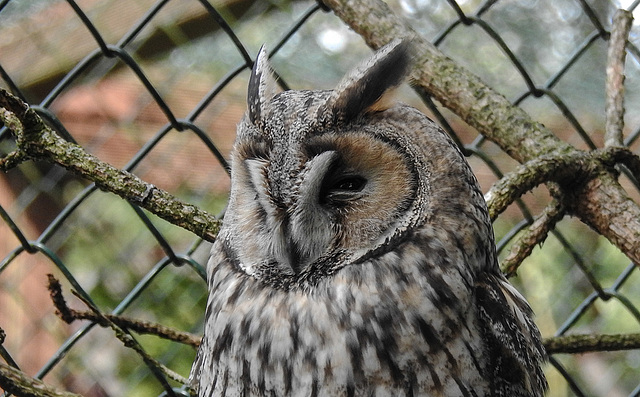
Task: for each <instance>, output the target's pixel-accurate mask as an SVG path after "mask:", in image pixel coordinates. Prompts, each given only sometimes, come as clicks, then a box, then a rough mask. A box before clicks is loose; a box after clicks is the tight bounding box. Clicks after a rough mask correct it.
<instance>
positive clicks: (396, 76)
mask: <svg viewBox="0 0 640 397" xmlns="http://www.w3.org/2000/svg"><path fill="white" fill-rule="evenodd" d="M410 61H411V57H410V47H409V41H408V40H400V39H396V40H394V41H392V42H390V43H389V44H387V45H385V46H384V47H382V48H380V49H379V50H378V51H377V52H376V53H375V54H374V55H373V56H372V57H371V58H369V59H368V60H366V61H365V62H363V63H362V64H360V65H359V66H358V67H356V68H355V69H354V70H353V71H352V72H351V73H349V74H347V75H346V76H345V77H344V78H343V79H342V81H341V82H340V83H339V84H338V86H337V87H336V89H335V90H334V91H333V93H332V95H331V96H330V97H329V99H328V100H327V102H326V104H325V105H324V106H321V107H320V109H319V111H318V121H319V122H320V123H322V124H326V123H336V122H338V121H347V122H348V121H350V120H352V119H354V118H355V117H357V116H358V115H360V114H362V113H364V112H366V111H368V110H371V109H374V110H375V109H377V108H379V107H378V106H377V105H376V104H377V102H378V101H379V100H380V98H382V96H383V94H384V93H385V92H387V91H388V90H389V89H391V88H395V87H396V86H398V85H399V84H400V83H402V81H403V80H404V77H405V75H406V74H407V72H408V71H409V66H410Z"/></svg>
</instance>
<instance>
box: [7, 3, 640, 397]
mask: <svg viewBox="0 0 640 397" xmlns="http://www.w3.org/2000/svg"><path fill="white" fill-rule="evenodd" d="M637 3H638V2H631V1H616V0H567V1H553V0H499V1H495V0H493V1H479V0H459V1H453V0H449V1H447V0H390V1H389V5H390V6H391V7H392V9H393V10H394V11H395V12H396V13H398V14H400V15H402V16H403V17H404V18H405V19H406V20H407V21H408V22H409V23H410V24H411V25H412V26H413V27H414V28H415V29H416V30H418V31H419V32H420V33H421V34H423V35H424V37H426V38H427V39H429V40H431V41H432V42H434V43H435V44H436V45H437V46H438V47H439V48H440V49H441V50H442V51H443V52H444V53H445V54H447V55H448V56H450V57H451V58H453V59H454V60H455V61H456V62H459V63H460V64H461V65H463V66H465V67H466V68H468V69H469V70H470V71H472V72H473V73H475V74H477V75H479V76H480V77H481V78H482V79H483V80H484V81H485V82H487V83H488V84H489V85H490V86H491V87H493V88H494V89H495V90H497V91H498V92H500V93H502V94H503V95H505V96H506V97H507V98H508V99H510V100H511V101H512V102H513V103H515V104H518V105H519V106H522V107H523V108H524V109H525V110H526V111H527V112H529V113H530V114H531V115H532V116H533V117H534V118H535V119H536V120H539V121H541V122H542V123H544V124H545V125H546V126H547V127H549V128H550V129H551V130H552V131H553V132H554V133H555V134H556V135H557V136H558V137H560V138H561V139H563V140H565V141H567V142H569V143H571V144H572V145H575V146H576V147H578V148H580V149H593V148H596V147H602V141H603V135H604V114H605V113H604V100H605V93H604V82H605V67H606V52H607V44H608V41H607V39H608V31H609V30H610V28H611V20H612V16H613V13H614V12H615V10H616V9H617V8H626V9H630V10H632V11H633V10H635V9H636V6H637ZM638 15H640V13H638V12H636V16H638ZM639 34H640V28H639V27H638V25H637V24H634V25H633V28H632V31H631V36H630V39H629V40H630V46H629V47H628V56H627V62H626V70H625V73H626V81H625V85H626V98H625V100H626V109H627V112H626V116H625V144H626V145H628V146H630V147H631V148H632V150H633V151H634V152H635V153H638V152H640V143H639V142H638V141H639V139H638V136H639V135H640V89H639V88H640V87H639V85H640V68H639V66H640V64H639V61H640V52H639V51H638V49H637V46H639V45H640V37H639ZM262 44H266V46H267V48H269V49H270V50H272V51H274V52H275V53H274V55H273V58H272V63H273V66H274V68H275V69H276V70H277V72H278V74H279V75H280V76H281V77H282V78H283V81H284V82H285V84H286V86H287V87H290V88H294V89H328V88H332V87H333V86H334V85H335V84H336V83H337V81H338V80H339V79H340V77H341V76H342V75H343V74H344V73H345V72H346V71H348V70H349V69H350V68H351V67H353V66H354V65H356V64H357V62H358V61H359V60H361V59H362V58H364V57H366V56H368V55H369V54H370V53H371V50H370V49H369V48H367V47H366V45H365V44H364V42H363V40H362V39H361V38H360V37H359V36H358V35H357V34H355V33H354V32H353V31H351V30H349V29H348V28H347V27H346V26H345V25H344V24H343V23H342V22H341V21H340V20H339V19H338V18H337V17H336V16H335V15H334V14H333V13H332V12H330V11H329V12H328V11H326V10H325V9H324V8H323V6H322V5H321V4H319V3H317V2H314V1H309V0H307V1H302V0H300V1H294V0H282V1H278V0H273V1H258V0H212V1H206V0H201V1H196V0H193V1H187V0H180V1H178V0H160V1H156V0H137V1H135V2H132V1H126V0H99V1H98V0H77V1H72V0H68V1H62V0H2V1H0V86H1V87H3V88H5V89H7V90H9V91H11V92H12V93H14V94H15V95H18V96H20V97H21V98H23V99H24V100H25V101H27V102H28V103H30V104H31V105H32V106H33V107H34V108H35V109H36V110H37V111H38V112H39V113H40V115H41V116H42V117H43V118H44V119H45V120H47V122H48V123H49V124H50V125H52V126H53V127H54V128H55V129H56V130H57V131H58V132H59V133H60V134H61V135H62V136H64V137H65V138H66V139H68V140H72V141H75V142H77V143H78V144H80V145H82V146H83V147H84V148H85V149H86V150H87V151H89V152H91V153H93V154H95V155H96V156H98V157H99V158H101V159H102V160H104V161H107V162H109V163H111V164H112V165H114V166H116V167H119V168H124V169H127V170H130V171H132V172H134V173H135V174H136V175H138V176H139V177H141V178H142V179H143V180H145V181H147V182H149V183H153V184H154V185H156V186H158V187H160V188H162V189H165V190H167V191H169V192H171V193H172V194H174V195H176V196H178V197H180V198H181V199H183V200H185V201H187V202H189V203H193V204H196V205H198V206H200V207H201V208H203V209H205V210H207V211H209V212H211V213H214V214H217V213H220V212H221V211H222V210H223V209H224V206H225V202H226V198H227V191H228V189H229V178H228V174H227V172H226V163H225V161H224V159H225V158H227V156H228V153H229V150H230V147H231V145H232V143H233V139H234V134H235V126H236V124H237V123H238V121H239V120H240V118H241V117H242V114H243V112H244V110H245V108H246V104H245V100H246V86H247V80H248V77H249V70H250V67H251V62H252V59H253V58H254V57H255V55H256V54H257V52H258V49H259V48H260V46H261V45H262ZM398 96H399V100H401V101H403V102H406V103H409V104H411V105H413V106H415V107H417V108H419V109H421V110H422V111H424V112H425V113H427V114H428V115H430V116H431V117H432V118H435V119H437V120H438V121H439V122H440V123H441V125H443V127H444V128H445V129H446V130H447V131H448V132H449V133H450V134H452V135H453V136H455V137H456V139H457V140H458V141H459V142H460V143H461V144H463V145H464V146H465V147H466V148H467V150H468V151H469V153H471V155H470V156H469V161H470V163H471V165H472V167H473V168H474V171H475V173H476V175H477V176H478V179H479V180H480V183H481V185H482V188H483V191H484V192H486V191H487V190H488V189H489V188H490V186H491V185H492V184H493V183H494V182H495V181H497V180H498V179H499V178H500V176H501V175H502V174H504V173H506V172H509V171H511V170H513V169H514V167H516V166H517V163H516V162H515V161H514V160H512V159H510V158H509V157H508V156H507V155H506V154H505V153H504V152H502V151H501V150H500V149H499V148H498V147H497V146H496V145H494V144H493V143H491V142H488V141H485V140H484V139H483V137H482V136H479V135H478V133H477V132H476V131H475V130H473V129H471V128H469V127H468V126H466V125H465V124H464V123H463V122H461V121H460V120H459V118H458V117H457V116H455V115H454V114H452V113H451V112H449V111H447V110H446V109H443V108H441V107H440V106H439V105H438V104H437V103H435V104H434V103H431V102H430V101H426V102H424V101H423V100H422V99H421V98H420V97H418V96H417V95H416V94H415V93H414V92H413V91H412V90H411V88H410V87H409V86H408V85H405V86H403V87H402V89H401V90H400V93H399V95H398ZM14 148H15V142H14V140H13V137H12V136H11V134H10V133H9V132H8V131H7V130H6V129H5V128H2V129H0V155H5V154H7V153H8V152H10V151H11V150H13V149H14ZM621 183H622V184H623V185H624V186H625V187H626V188H627V190H628V192H629V193H630V195H631V196H632V198H633V199H634V200H636V202H639V201H640V194H639V193H638V192H639V188H638V186H637V181H635V180H634V178H633V177H631V178H629V177H627V176H625V175H622V176H621ZM549 201H550V198H549V194H548V191H547V190H546V188H545V187H539V188H536V189H535V190H534V191H532V192H531V193H528V194H527V195H526V196H525V197H523V199H522V200H521V201H520V202H518V203H515V204H513V205H512V206H511V207H509V209H508V210H507V211H506V212H505V213H504V214H502V215H501V216H500V217H499V219H498V220H497V221H496V222H495V224H494V227H495V231H496V238H497V241H498V248H499V250H500V252H501V255H502V256H504V255H505V254H506V252H507V251H508V249H509V247H510V245H511V244H512V242H513V239H514V237H517V236H518V233H519V232H520V231H521V230H522V229H523V228H525V227H526V226H527V225H528V224H530V223H531V221H532V219H533V217H534V216H535V215H536V214H538V213H539V212H540V211H541V210H542V209H543V208H544V207H545V206H546V205H547V204H548V203H549ZM0 216H1V218H2V219H0V328H2V329H4V330H5V332H6V334H7V336H6V340H5V342H4V344H3V345H2V346H0V353H1V354H0V357H2V359H3V361H4V362H6V363H9V364H12V365H17V366H18V367H19V368H20V369H22V370H23V371H25V372H26V373H28V374H29V375H31V376H36V377H39V378H43V379H44V380H45V381H46V382H47V383H50V384H52V385H55V386H56V387H59V388H61V389H66V390H70V391H74V392H77V393H80V394H82V395H85V396H87V397H93V396H96V397H97V396H158V395H160V394H162V393H167V391H165V390H163V387H162V386H161V384H160V382H158V380H157V379H156V378H155V377H154V376H153V375H152V373H151V371H150V370H149V368H148V367H147V366H146V365H145V364H144V362H143V361H142V359H140V357H139V356H137V355H136V354H135V353H134V352H132V351H131V350H129V349H127V348H125V347H124V346H123V345H122V343H121V342H120V341H118V340H117V339H116V338H115V337H114V335H113V332H112V331H111V330H110V329H103V328H100V327H97V326H93V325H92V324H90V323H87V322H84V323H83V322H75V323H73V324H71V325H67V324H65V323H63V322H62V321H61V320H60V319H59V318H57V317H56V316H55V314H54V308H53V305H52V304H51V302H50V299H49V296H48V292H47V290H46V282H47V277H46V274H47V273H52V274H54V275H55V276H56V277H57V278H59V279H60V280H62V282H63V288H64V290H65V293H66V294H67V295H68V296H69V299H68V300H69V304H70V305H71V306H72V307H74V308H79V309H84V307H83V305H82V304H81V303H80V302H79V301H78V300H77V299H75V298H71V295H70V294H69V293H68V291H69V289H70V288H75V289H80V290H82V291H85V292H86V293H87V294H89V295H90V296H91V299H92V300H93V302H94V303H95V304H96V305H97V307H98V308H99V309H100V310H101V311H103V312H104V313H122V314H125V315H127V316H131V317H135V318H140V319H144V320H149V321H156V322H159V323H162V324H165V325H169V326H172V327H175V328H178V329H180V330H184V331H189V332H194V333H198V334H200V333H201V332H202V322H203V317H204V305H205V300H206V285H205V282H204V279H203V272H204V265H205V263H206V258H207V255H208V247H209V245H208V244H206V243H203V242H202V241H200V240H199V239H198V238H196V237H195V236H194V235H193V234H191V233H189V232H187V231H184V230H182V229H180V228H178V227H176V226H173V225H171V224H168V223H167V222H165V221H163V220H160V219H159V218H157V217H155V216H154V215H151V214H149V213H147V212H145V211H144V210H140V209H139V208H137V207H136V206H135V205H132V204H130V203H128V202H126V201H124V200H122V199H120V198H119V197H117V196H115V195H113V194H111V193H106V192H102V191H100V190H98V189H96V188H95V186H94V185H92V184H90V183H88V182H87V181H86V180H84V179H81V178H78V177H76V176H74V175H73V174H71V173H69V172H68V171H66V170H64V169H62V168H60V167H58V166H55V165H51V164H48V163H43V162H25V163H23V164H21V165H20V166H18V167H17V168H15V169H12V170H11V171H10V172H8V173H3V174H0ZM639 244H640V242H639ZM511 281H512V282H513V283H514V284H515V285H516V286H517V287H518V289H519V290H520V291H521V292H522V293H523V295H525V297H526V298H527V299H528V300H529V302H530V303H531V304H532V306H533V308H534V310H535V312H536V313H537V322H538V324H539V326H540V328H541V331H542V333H543V336H545V337H550V336H554V335H569V334H584V333H595V334H601V333H637V332H639V331H640V310H639V308H640V275H639V272H638V270H637V268H636V267H634V265H633V264H631V263H630V261H629V259H628V258H626V256H624V255H623V254H621V253H620V252H619V251H618V250H617V249H616V248H615V247H614V246H612V245H611V244H610V243H609V242H608V241H607V240H606V239H604V238H603V237H601V236H599V235H598V234H596V233H595V232H593V231H592V230H591V229H589V228H588V227H586V226H585V225H583V224H581V223H580V222H579V221H577V220H575V219H572V218H569V217H567V218H565V219H564V220H562V221H561V222H560V223H559V224H558V225H557V227H556V229H555V230H554V232H553V233H552V234H551V235H550V236H549V238H548V240H547V241H546V242H545V243H544V245H543V246H541V247H538V248H536V249H535V251H534V253H533V255H532V256H531V257H529V258H528V259H527V260H526V261H525V262H524V264H523V266H522V267H521V268H520V270H519V271H518V274H517V276H516V277H514V278H512V279H511ZM136 338H137V339H138V340H139V341H140V343H141V344H142V346H143V347H144V348H145V350H146V351H147V352H148V353H150V354H151V355H152V356H154V357H155V358H157V359H158V360H159V361H160V362H162V363H164V364H165V365H167V366H168V367H170V368H172V369H174V370H175V371H176V372H178V373H179V374H181V375H183V376H185V377H186V376H188V373H189V369H190V366H191V362H192V360H193V358H194V356H195V350H194V349H193V348H191V347H188V346H183V345H180V344H177V343H172V342H166V341H163V340H161V339H159V338H156V337H152V336H136ZM547 374H548V377H549V382H550V385H551V389H550V392H549V396H572V395H584V396H616V397H617V396H628V395H634V396H635V395H640V351H638V350H631V351H621V352H600V353H587V354H580V355H568V354H558V355H554V356H553V357H552V363H551V364H549V365H548V367H547ZM171 384H172V385H173V386H174V387H175V388H176V390H178V389H180V387H181V385H179V384H177V383H171ZM0 391H2V389H0Z"/></svg>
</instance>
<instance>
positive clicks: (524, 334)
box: [475, 273, 547, 397]
mask: <svg viewBox="0 0 640 397" xmlns="http://www.w3.org/2000/svg"><path fill="white" fill-rule="evenodd" d="M475 293H476V299H477V304H478V317H479V319H480V323H481V326H482V329H483V334H484V337H485V340H486V343H487V350H488V354H489V359H490V363H491V365H490V367H489V373H488V374H487V375H489V376H490V377H491V382H492V390H493V394H492V395H494V396H516V397H519V396H522V397H524V396H527V397H529V396H542V395H543V394H544V391H545V390H546V388H547V382H546V380H545V377H544V374H543V372H542V364H543V362H544V361H545V358H546V352H545V350H544V347H543V345H542V341H541V337H540V333H539V332H538V328H537V327H536V326H535V324H534V322H533V311H532V310H531V308H530V307H529V305H528V304H527V302H526V301H525V299H524V298H523V297H522V295H520V293H519V292H518V291H517V290H516V289H515V288H514V287H513V286H511V285H510V284H509V283H508V282H507V280H506V279H505V278H504V277H503V276H502V275H501V274H491V273H484V274H483V275H482V276H481V277H480V279H479V280H478V282H477V283H476V286H475Z"/></svg>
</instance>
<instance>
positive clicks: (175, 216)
mask: <svg viewBox="0 0 640 397" xmlns="http://www.w3.org/2000/svg"><path fill="white" fill-rule="evenodd" d="M0 120H1V121H2V122H3V123H4V124H5V126H6V127H7V128H9V130H11V132H12V133H13V134H14V135H15V137H16V142H17V146H18V148H17V149H16V150H15V151H14V152H12V153H10V154H9V155H8V156H6V157H5V158H3V159H1V160H0V167H1V168H2V170H4V171H8V170H9V169H10V168H11V167H14V166H16V165H17V164H18V163H20V162H21V161H24V160H26V159H42V160H47V161H50V162H54V163H56V164H59V165H61V166H62V167H64V168H66V169H68V170H70V171H72V172H74V173H75V174H77V175H80V176H82V177H83V178H86V179H88V180H90V181H92V182H94V183H95V184H96V186H98V187H99V188H101V189H103V190H106V191H109V192H112V193H115V194H117V195H118V196H120V197H122V198H123V199H125V200H128V201H130V202H131V203H133V204H136V205H139V206H140V207H142V208H144V209H146V210H148V211H150V212H152V213H154V214H156V215H157V216H159V217H160V218H162V219H164V220H166V221H168V222H171V223H173V224H174V225H177V226H180V227H182V228H184V229H186V230H189V231H190V232H193V233H194V234H196V235H198V236H200V237H202V238H203V239H205V240H207V241H213V240H215V237H216V235H217V233H218V230H219V229H220V225H221V222H220V221H219V220H218V219H216V218H215V217H214V216H213V215H211V214H209V213H207V212H206V211H203V210H201V209H200V208H198V207H197V206H195V205H192V204H188V203H185V202H183V201H181V200H180V199H178V198H177V197H174V196H173V195H171V194H169V193H167V192H166V191H164V190H162V189H158V188H157V187H155V186H153V185H152V184H150V183H146V182H144V181H142V180H141V179H140V178H138V177H137V176H135V175H134V174H132V173H130V172H127V171H122V170H119V169H117V168H115V167H113V166H111V165H110V164H107V163H105V162H103V161H101V160H100V159H98V158H97V157H95V156H93V155H91V154H89V153H87V152H86V151H85V150H84V149H83V148H82V147H80V146H78V145H76V144H74V143H71V142H68V141H65V140H64V139H62V138H61V137H60V136H59V135H58V134H57V133H56V132H55V131H54V130H52V129H51V128H50V127H49V126H48V125H46V124H45V123H44V121H42V119H41V118H40V116H38V114H37V113H36V112H35V111H34V110H33V109H31V108H30V107H29V106H28V105H27V104H26V103H24V102H22V100H20V99H19V98H17V97H15V96H13V95H11V94H10V93H8V92H7V91H6V90H4V89H2V88H0Z"/></svg>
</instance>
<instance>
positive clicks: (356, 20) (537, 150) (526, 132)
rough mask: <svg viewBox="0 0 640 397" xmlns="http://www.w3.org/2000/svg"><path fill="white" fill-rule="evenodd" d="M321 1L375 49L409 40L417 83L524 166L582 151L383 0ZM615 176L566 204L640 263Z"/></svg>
mask: <svg viewBox="0 0 640 397" xmlns="http://www.w3.org/2000/svg"><path fill="white" fill-rule="evenodd" d="M323 2H324V4H325V5H327V6H328V7H330V8H331V9H332V10H333V11H334V13H335V14H336V15H337V16H338V17H340V18H341V19H342V20H343V21H344V22H345V23H346V24H347V25H349V26H350V27H351V28H352V29H353V30H354V31H355V32H357V33H358V34H360V35H361V36H362V37H363V38H364V40H365V41H366V42H367V44H368V45H369V46H370V47H372V48H379V47H380V46H382V45H384V44H386V43H388V42H390V41H391V40H393V39H395V38H398V37H403V38H407V39H410V40H411V41H412V43H413V48H414V53H415V63H414V67H413V71H412V74H411V77H412V79H413V84H414V85H415V86H417V87H419V88H420V89H422V90H425V91H426V92H429V93H430V94H431V95H433V97H434V98H436V99H437V100H438V101H439V102H440V103H442V104H443V105H444V106H446V107H447V108H449V109H451V110H452V111H453V112H454V113H456V114H457V115H458V116H460V117H461V118H462V119H463V120H464V121H465V122H466V123H467V124H469V125H470V126H472V127H474V128H475V129H477V130H478V132H480V133H481V134H483V135H484V136H485V137H487V138H488V139H490V140H491V141H493V142H495V143H496V144H497V145H498V146H500V148H501V149H502V150H504V151H505V152H506V153H507V154H509V155H510V156H511V157H513V158H514V159H515V160H517V161H519V162H521V163H524V162H526V161H529V160H533V159H535V158H538V157H541V156H553V155H556V156H560V155H563V154H567V155H572V156H573V155H576V153H578V152H579V151H578V150H577V149H576V148H574V147H572V146H571V145H569V144H568V143H566V142H563V141H561V140H560V139H558V138H557V137H556V136H555V135H554V134H553V133H551V131H549V130H548V129H547V128H545V127H544V126H543V125H542V124H540V123H539V122H537V121H534V120H533V119H531V117H530V116H529V115H527V114H526V112H525V111H524V110H522V109H521V108H519V107H516V106H512V105H511V103H510V102H509V101H508V100H507V99H506V98H504V97H503V96H502V95H500V94H498V93H496V92H495V91H493V90H492V89H491V88H489V87H488V86H487V85H486V84H484V83H483V82H482V81H481V80H480V79H479V78H478V77H477V76H475V75H473V74H472V73H470V72H468V71H467V70H465V69H464V68H463V67H461V66H459V65H457V64H456V63H455V62H453V61H452V60H451V59H449V58H447V57H446V56H445V55H443V54H442V53H441V52H440V51H439V50H438V49H436V48H435V47H434V46H433V45H432V44H431V43H429V42H428V41H426V40H425V39H424V38H422V37H421V36H420V35H418V34H417V33H416V32H415V31H414V30H413V29H411V28H410V27H409V26H408V25H407V24H406V23H405V22H404V21H403V20H402V19H400V18H399V17H398V16H396V15H395V13H394V12H393V11H392V10H391V9H390V8H389V7H388V6H387V5H386V4H385V3H384V2H382V1H381V0H323ZM615 178H616V174H614V173H610V172H606V170H602V172H599V173H597V175H596V176H594V177H593V179H590V180H586V181H583V184H582V185H581V186H579V189H577V191H579V195H578V194H576V195H575V196H573V198H574V199H575V200H574V202H573V203H572V205H570V206H569V205H567V203H566V202H564V203H563V204H565V207H566V208H567V210H568V211H569V212H570V213H571V214H572V215H575V216H577V217H579V218H580V219H581V220H582V221H583V222H584V223H586V224H587V225H589V226H591V227H592V228H593V229H595V230H596V231H597V232H598V233H600V234H601V235H603V236H605V237H606V238H607V239H609V241H611V242H612V243H613V244H614V245H616V246H617V247H618V248H620V249H621V250H622V251H623V252H624V253H625V254H626V255H627V256H628V257H629V258H630V259H631V260H632V261H633V262H635V263H637V264H640V244H638V241H640V240H639V239H640V206H638V204H637V203H635V202H633V201H632V200H631V199H629V197H628V195H627V194H626V192H625V191H624V189H623V188H622V187H621V186H620V184H619V183H618V182H617V180H616V179H615ZM573 187H574V186H571V188H573ZM563 190H566V189H565V188H564V187H563Z"/></svg>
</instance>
